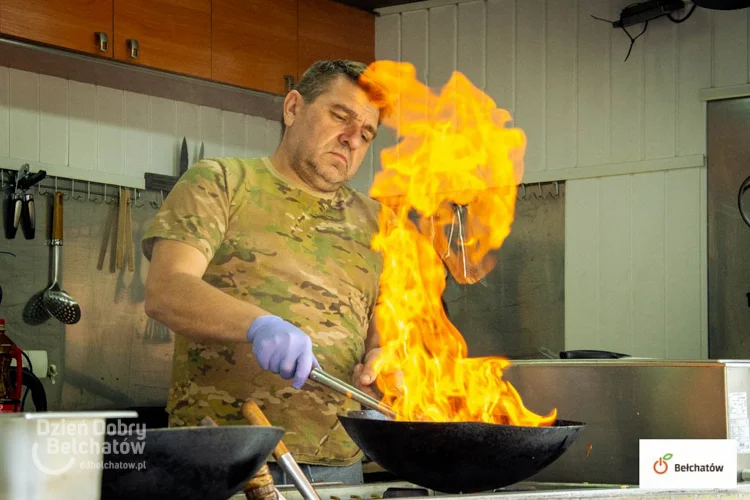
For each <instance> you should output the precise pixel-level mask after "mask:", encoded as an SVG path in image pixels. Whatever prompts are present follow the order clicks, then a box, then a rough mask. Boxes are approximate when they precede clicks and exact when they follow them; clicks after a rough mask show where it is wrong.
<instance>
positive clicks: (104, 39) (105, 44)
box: [96, 31, 109, 52]
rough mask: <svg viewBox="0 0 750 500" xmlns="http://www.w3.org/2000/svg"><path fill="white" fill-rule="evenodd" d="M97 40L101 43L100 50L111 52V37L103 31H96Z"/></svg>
mask: <svg viewBox="0 0 750 500" xmlns="http://www.w3.org/2000/svg"><path fill="white" fill-rule="evenodd" d="M96 42H97V43H98V44H99V51H100V52H109V37H108V36H107V34H106V33H104V32H103V31H97V32H96Z"/></svg>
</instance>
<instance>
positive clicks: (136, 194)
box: [133, 188, 144, 208]
mask: <svg viewBox="0 0 750 500" xmlns="http://www.w3.org/2000/svg"><path fill="white" fill-rule="evenodd" d="M133 192H134V193H135V196H134V197H133V206H134V207H135V208H141V207H142V206H143V205H144V202H141V204H140V205H139V204H138V198H139V195H138V190H137V189H135V188H133Z"/></svg>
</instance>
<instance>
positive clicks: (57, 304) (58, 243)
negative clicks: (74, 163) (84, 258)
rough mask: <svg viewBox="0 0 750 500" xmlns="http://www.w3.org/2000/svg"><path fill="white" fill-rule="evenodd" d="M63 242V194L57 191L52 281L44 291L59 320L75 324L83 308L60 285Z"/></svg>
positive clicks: (53, 234)
mask: <svg viewBox="0 0 750 500" xmlns="http://www.w3.org/2000/svg"><path fill="white" fill-rule="evenodd" d="M62 244H63V194H62V193H61V192H59V191H58V192H56V193H55V205H54V214H53V218H52V240H51V241H50V245H52V249H53V254H52V271H53V272H52V276H53V278H52V283H50V286H49V287H48V288H47V290H45V291H44V307H45V309H47V311H49V313H50V314H51V315H52V316H54V317H55V318H56V319H57V320H59V321H61V322H62V323H65V324H67V325H73V324H75V323H78V322H79V321H80V320H81V308H80V306H79V305H78V302H76V301H75V300H73V298H72V297H71V296H70V295H68V293H67V292H66V291H65V290H63V289H62V287H61V286H60V281H61V270H60V261H61V260H62V259H61V254H62Z"/></svg>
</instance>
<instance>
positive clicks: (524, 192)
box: [521, 184, 526, 200]
mask: <svg viewBox="0 0 750 500" xmlns="http://www.w3.org/2000/svg"><path fill="white" fill-rule="evenodd" d="M521 193H522V194H521V199H523V200H525V199H526V184H521Z"/></svg>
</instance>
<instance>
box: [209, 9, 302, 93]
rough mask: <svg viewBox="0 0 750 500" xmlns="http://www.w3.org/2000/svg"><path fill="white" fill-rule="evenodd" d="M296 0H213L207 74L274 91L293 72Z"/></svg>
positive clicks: (281, 90) (279, 90) (284, 86)
mask: <svg viewBox="0 0 750 500" xmlns="http://www.w3.org/2000/svg"><path fill="white" fill-rule="evenodd" d="M297 19H298V16H297V0H213V23H212V47H213V61H212V78H213V79H214V80H217V81H220V82H225V83H229V84H232V85H237V86H240V87H247V88H251V89H256V90H260V91H265V92H271V93H274V94H284V93H285V92H286V90H287V83H286V81H285V78H284V77H285V76H287V75H288V76H290V77H291V78H293V79H294V78H295V77H296V75H297Z"/></svg>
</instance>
